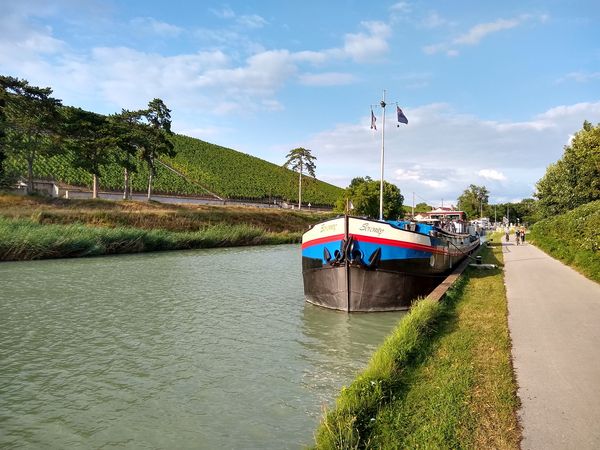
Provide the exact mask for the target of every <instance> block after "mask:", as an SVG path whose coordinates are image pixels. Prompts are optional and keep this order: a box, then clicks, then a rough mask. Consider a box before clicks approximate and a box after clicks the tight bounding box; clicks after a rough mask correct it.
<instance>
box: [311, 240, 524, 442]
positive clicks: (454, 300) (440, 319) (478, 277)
mask: <svg viewBox="0 0 600 450" xmlns="http://www.w3.org/2000/svg"><path fill="white" fill-rule="evenodd" d="M483 252H484V253H483V254H484V261H485V262H493V263H496V264H498V263H499V261H498V258H501V249H500V247H494V248H492V249H489V248H485V249H484V250H483ZM510 347H511V346H510V338H509V334H508V325H507V306H506V296H505V292H504V284H503V277H502V273H501V271H500V270H491V271H485V272H473V271H470V270H469V271H467V272H466V275H463V277H461V279H459V281H458V282H457V283H456V284H455V285H454V286H453V287H452V289H450V290H449V291H448V294H447V296H446V298H445V299H444V300H443V301H442V302H440V303H436V302H434V301H432V300H430V299H425V300H421V301H420V302H419V303H417V305H416V306H415V307H413V309H412V310H411V312H410V313H409V314H408V316H406V317H405V318H404V319H403V320H402V321H401V322H400V324H399V326H398V327H397V329H396V330H394V332H393V333H392V335H390V336H389V338H388V339H387V340H386V341H385V343H384V344H383V345H382V346H381V347H380V348H379V349H378V350H377V352H376V353H375V354H374V355H373V357H372V359H371V361H370V363H369V365H368V367H367V368H366V369H365V371H364V372H363V373H362V374H360V375H359V376H358V377H357V378H356V380H355V381H354V382H353V383H352V384H351V385H350V386H349V387H347V388H344V389H343V390H342V392H341V394H340V396H339V397H338V399H337V401H336V405H335V408H334V409H333V410H331V411H329V412H328V413H327V414H326V415H325V417H324V418H323V420H322V423H321V425H320V427H319V428H318V430H317V432H316V447H317V448H322V449H334V448H335V449H339V448H344V449H346V448H511V449H513V448H514V449H516V448H518V443H519V439H520V434H519V429H518V426H517V421H516V416H515V411H516V408H517V405H518V400H517V396H516V384H515V381H514V378H513V372H512V367H511V362H510V361H511V360H510Z"/></svg>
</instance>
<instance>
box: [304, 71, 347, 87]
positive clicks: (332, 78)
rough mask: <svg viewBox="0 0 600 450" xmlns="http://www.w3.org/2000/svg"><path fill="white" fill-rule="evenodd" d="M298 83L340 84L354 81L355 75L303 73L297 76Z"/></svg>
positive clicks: (310, 84)
mask: <svg viewBox="0 0 600 450" xmlns="http://www.w3.org/2000/svg"><path fill="white" fill-rule="evenodd" d="M298 78H299V80H300V83H301V84H304V85H306V86H341V85H345V84H352V83H354V82H356V80H357V78H356V76H354V75H352V74H350V73H340V72H324V73H304V74H302V75H300V76H299V77H298Z"/></svg>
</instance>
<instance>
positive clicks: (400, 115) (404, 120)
mask: <svg viewBox="0 0 600 450" xmlns="http://www.w3.org/2000/svg"><path fill="white" fill-rule="evenodd" d="M396 112H397V113H398V122H400V123H405V124H408V119H407V118H406V116H405V115H404V113H403V112H402V110H401V109H400V107H399V106H398V105H396Z"/></svg>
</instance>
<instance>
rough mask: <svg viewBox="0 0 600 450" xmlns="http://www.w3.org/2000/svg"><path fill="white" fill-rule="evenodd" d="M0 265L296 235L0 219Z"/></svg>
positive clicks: (237, 228)
mask: <svg viewBox="0 0 600 450" xmlns="http://www.w3.org/2000/svg"><path fill="white" fill-rule="evenodd" d="M0 235H1V236H2V240H0V261H20V260H30V259H48V258H67V257H81V256H97V255H106V254H117V253H138V252H150V251H159V250H181V249H192V248H212V247H233V246H243V245H260V244H282V243H292V242H297V241H298V239H299V234H293V233H290V234H288V233H269V232H265V231H264V230H261V229H259V228H255V227H252V226H249V225H223V224H221V225H216V226H212V227H207V228H205V229H203V230H200V231H194V232H170V231H165V230H144V229H139V228H126V227H120V228H99V227H89V226H86V225H80V224H73V225H43V224H39V223H36V222H35V221H32V220H28V219H7V218H3V217H0Z"/></svg>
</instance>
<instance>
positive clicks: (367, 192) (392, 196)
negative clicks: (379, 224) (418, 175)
mask: <svg viewBox="0 0 600 450" xmlns="http://www.w3.org/2000/svg"><path fill="white" fill-rule="evenodd" d="M380 189H381V185H380V182H379V181H376V180H372V179H371V177H365V178H362V177H357V178H354V179H353V180H352V181H351V182H350V186H348V187H347V188H346V190H345V191H344V193H343V195H341V196H340V197H338V199H337V201H336V207H335V210H336V211H337V212H344V211H345V209H346V201H347V200H350V201H351V202H352V205H353V206H354V210H353V211H352V214H355V215H358V216H366V217H371V218H379V194H380ZM403 201H404V196H403V195H402V194H401V193H400V189H398V187H397V186H396V185H394V184H392V183H388V182H387V181H385V182H384V184H383V217H384V218H388V219H397V218H398V217H402V216H404V210H403V207H402V202H403Z"/></svg>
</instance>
